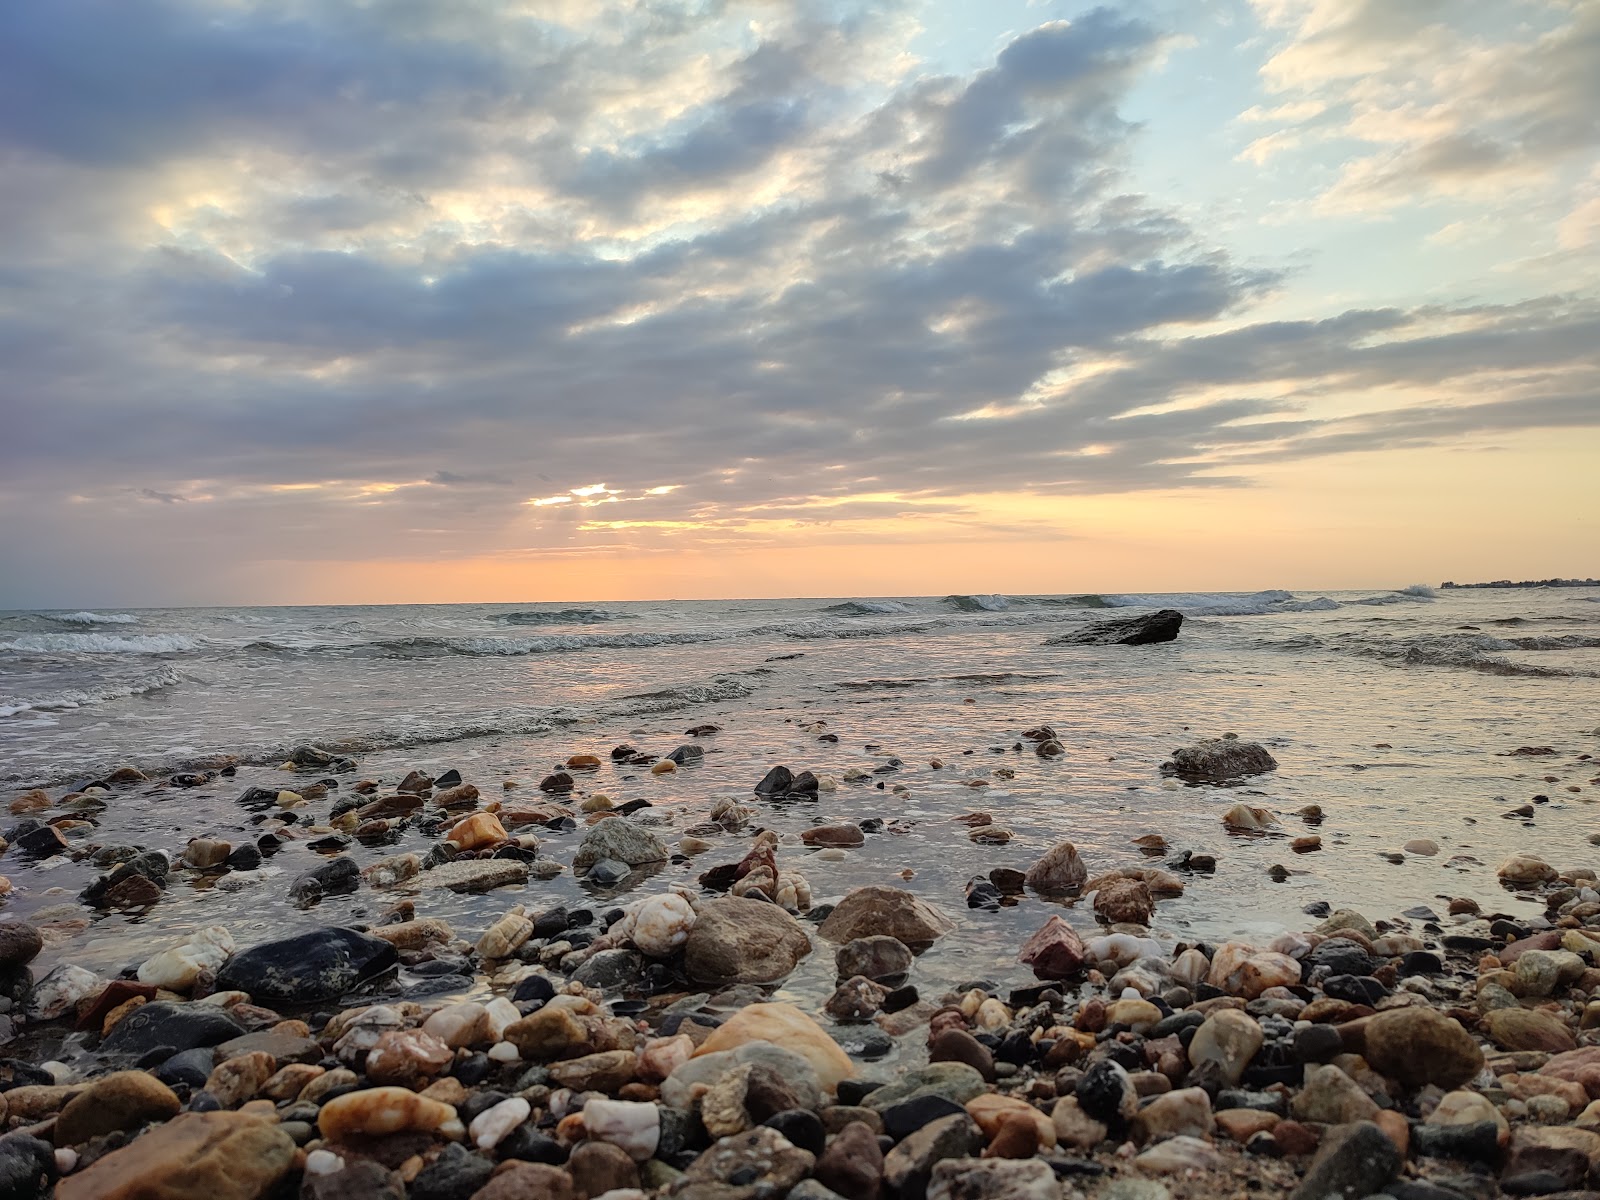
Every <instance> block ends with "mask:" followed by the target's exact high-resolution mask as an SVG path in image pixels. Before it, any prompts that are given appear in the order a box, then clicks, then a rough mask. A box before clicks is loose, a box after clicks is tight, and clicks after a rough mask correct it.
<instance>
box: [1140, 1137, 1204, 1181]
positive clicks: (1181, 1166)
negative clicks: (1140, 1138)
mask: <svg viewBox="0 0 1600 1200" xmlns="http://www.w3.org/2000/svg"><path fill="white" fill-rule="evenodd" d="M1222 1163H1223V1158H1222V1155H1221V1154H1219V1153H1217V1151H1216V1150H1215V1149H1214V1148H1213V1147H1212V1146H1211V1145H1210V1144H1209V1143H1206V1142H1202V1141H1201V1140H1200V1139H1199V1138H1192V1137H1175V1138H1168V1139H1167V1140H1166V1141H1164V1142H1157V1143H1156V1144H1155V1145H1154V1146H1152V1147H1150V1149H1148V1150H1146V1151H1145V1152H1144V1153H1143V1154H1140V1155H1139V1156H1138V1157H1136V1158H1135V1159H1134V1160H1133V1164H1134V1166H1136V1167H1138V1168H1139V1169H1140V1170H1141V1171H1148V1172H1151V1173H1152V1174H1156V1175H1182V1174H1186V1173H1188V1172H1190V1171H1214V1170H1216V1169H1217V1168H1219V1167H1221V1166H1222Z"/></svg>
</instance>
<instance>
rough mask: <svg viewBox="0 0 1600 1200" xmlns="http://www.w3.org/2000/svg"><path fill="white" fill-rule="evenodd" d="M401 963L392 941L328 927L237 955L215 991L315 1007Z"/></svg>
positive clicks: (261, 1001)
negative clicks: (232, 991) (243, 993)
mask: <svg viewBox="0 0 1600 1200" xmlns="http://www.w3.org/2000/svg"><path fill="white" fill-rule="evenodd" d="M398 960H399V955H398V954H397V953H396V952H395V948H394V947H393V946H391V945H390V944H389V943H388V942H385V941H383V940H381V939H380V938H375V937H369V936H367V935H366V934H364V933H360V932H358V931H357V930H354V929H344V928H341V927H339V926H330V927H329V928H326V929H314V930H312V931H310V932H309V933H302V934H298V935H296V936H294V937H288V938H282V939H279V940H277V941H271V942H263V943H261V944H260V945H258V946H252V947H251V948H250V949H248V950H246V951H244V952H242V953H240V954H236V955H234V956H233V957H232V958H231V959H229V960H228V961H227V962H226V963H225V964H223V967H222V970H221V971H220V972H218V974H217V988H218V990H220V991H228V990H234V989H237V990H238V991H241V992H249V993H250V998H251V999H252V1000H254V1001H255V1002H256V1003H257V1004H285V1005H294V1004H299V1005H307V1004H316V1003H319V1002H321V1001H325V1000H337V999H338V998H339V997H340V996H342V995H344V993H345V992H347V991H349V990H350V989H351V988H353V987H355V986H356V985H357V984H360V983H364V982H366V981H367V980H370V979H372V978H375V977H376V976H378V975H381V974H382V973H383V972H385V971H387V970H388V969H389V968H391V967H393V966H394V965H395V963H396V962H397V961H398ZM149 1007H150V1006H149V1005H146V1006H145V1008H146V1009H147V1008H149ZM143 1011H145V1009H140V1010H139V1012H143ZM138 1015H139V1014H138V1013H135V1014H134V1016H138ZM120 1028H121V1026H120V1025H119V1026H118V1029H120ZM113 1032H115V1031H113Z"/></svg>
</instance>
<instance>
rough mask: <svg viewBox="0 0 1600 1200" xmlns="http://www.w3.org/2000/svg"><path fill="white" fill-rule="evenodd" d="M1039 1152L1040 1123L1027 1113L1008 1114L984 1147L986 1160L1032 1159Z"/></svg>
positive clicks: (1001, 1120)
mask: <svg viewBox="0 0 1600 1200" xmlns="http://www.w3.org/2000/svg"><path fill="white" fill-rule="evenodd" d="M1038 1150H1039V1123H1038V1122H1037V1121H1035V1120H1034V1119H1033V1118H1032V1117H1030V1116H1028V1115H1027V1114H1025V1113H1007V1114H1006V1115H1005V1116H1003V1117H1002V1118H1001V1119H1000V1127H999V1128H998V1129H996V1130H995V1134H994V1137H992V1138H991V1139H990V1140H989V1144H988V1146H986V1147H984V1151H983V1157H985V1158H1032V1157H1033V1156H1034V1155H1035V1154H1036V1153H1038Z"/></svg>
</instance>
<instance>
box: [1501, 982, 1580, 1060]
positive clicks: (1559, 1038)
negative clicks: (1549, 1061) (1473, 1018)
mask: <svg viewBox="0 0 1600 1200" xmlns="http://www.w3.org/2000/svg"><path fill="white" fill-rule="evenodd" d="M1529 961H1530V962H1531V961H1532V960H1531V959H1530V960H1529ZM1484 1023H1485V1024H1486V1025H1488V1027H1489V1040H1490V1041H1492V1042H1493V1043H1494V1044H1495V1045H1496V1046H1499V1047H1500V1049H1502V1050H1543V1051H1545V1052H1546V1053H1549V1054H1560V1053H1563V1052H1564V1051H1567V1050H1576V1049H1577V1048H1578V1040H1577V1038H1575V1037H1574V1036H1573V1034H1572V1031H1571V1030H1570V1029H1568V1028H1567V1027H1566V1025H1564V1024H1563V1023H1562V1022H1561V1021H1559V1020H1558V1019H1557V1018H1555V1017H1553V1016H1551V1015H1550V1014H1549V1013H1547V1012H1539V1011H1538V1010H1536V1009H1528V1008H1497V1009H1495V1010H1494V1011H1493V1012H1491V1013H1489V1014H1488V1015H1487V1016H1486V1017H1485V1018H1484Z"/></svg>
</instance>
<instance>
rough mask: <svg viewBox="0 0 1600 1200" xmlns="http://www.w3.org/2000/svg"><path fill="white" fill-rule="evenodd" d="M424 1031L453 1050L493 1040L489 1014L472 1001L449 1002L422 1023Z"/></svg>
mask: <svg viewBox="0 0 1600 1200" xmlns="http://www.w3.org/2000/svg"><path fill="white" fill-rule="evenodd" d="M422 1032H423V1033H426V1034H428V1035H429V1036H431V1037H436V1038H438V1039H439V1040H440V1041H441V1042H443V1043H444V1044H445V1045H446V1046H449V1047H450V1049H452V1050H459V1049H461V1048H462V1047H463V1046H475V1045H478V1044H480V1043H482V1042H487V1041H490V1040H491V1037H490V1034H489V1014H488V1012H487V1011H486V1010H485V1009H484V1007H483V1005H481V1004H475V1003H473V1002H472V1001H470V1000H469V1001H465V1002H463V1003H461V1004H447V1005H445V1006H444V1007H443V1008H441V1009H440V1010H439V1011H438V1012H436V1013H434V1014H433V1015H432V1016H431V1017H429V1018H428V1019H427V1020H426V1021H424V1022H423V1023H422Z"/></svg>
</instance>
